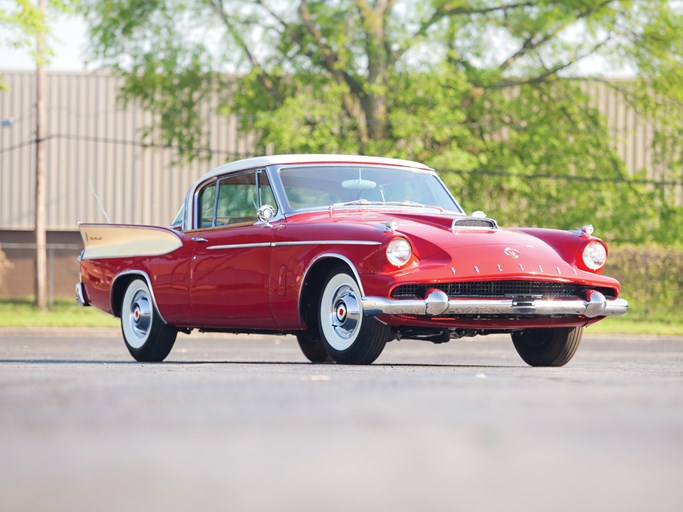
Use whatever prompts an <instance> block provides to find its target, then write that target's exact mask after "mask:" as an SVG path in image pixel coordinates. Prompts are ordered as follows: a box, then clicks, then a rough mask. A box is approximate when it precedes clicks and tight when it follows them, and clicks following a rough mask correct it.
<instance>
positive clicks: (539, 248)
mask: <svg viewBox="0 0 683 512" xmlns="http://www.w3.org/2000/svg"><path fill="white" fill-rule="evenodd" d="M80 230H81V234H82V237H83V242H84V245H85V249H84V251H83V253H82V254H81V257H80V260H81V272H80V282H79V283H78V285H77V287H76V295H77V299H78V301H79V302H80V303H81V304H82V305H93V306H96V307H98V308H100V309H102V310H104V311H106V312H107V313H110V314H112V315H114V316H116V317H120V318H121V330H122V331H123V338H124V340H125V343H126V346H127V347H128V350H129V351H130V353H131V355H132V356H133V357H134V358H135V359H136V360H138V361H162V360H163V359H164V358H165V357H166V356H167V355H168V354H169V352H170V351H171V348H172V347H173V343H174V342H175V339H176V335H177V333H178V332H179V331H180V332H185V333H189V332H190V331H191V330H193V329H198V330H200V331H217V332H233V333H271V334H294V335H296V337H297V339H298V342H299V345H300V347H301V350H302V352H303V354H304V355H305V356H306V357H307V358H308V359H309V360H310V361H312V362H331V361H334V362H337V363H346V364H370V363H372V362H373V361H374V360H375V359H377V357H379V355H380V354H381V352H382V350H383V349H384V347H385V345H386V343H387V342H389V341H392V340H401V339H418V340H425V341H430V342H433V343H444V342H447V341H449V340H450V339H452V338H460V337H463V336H475V335H482V334H490V333H510V335H511V337H512V343H513V345H514V346H515V348H516V350H517V352H518V353H519V355H520V356H521V357H522V359H523V360H524V361H526V363H528V364H529V365H532V366H562V365H564V364H566V363H567V362H569V360H570V359H571V358H572V356H573V355H574V353H575V352H576V349H577V348H578V346H579V342H580V341H581V335H582V332H583V328H584V327H585V326H587V325H590V324H592V323H594V322H597V321H599V320H601V319H602V318H604V317H607V316H613V315H623V314H624V313H626V311H627V309H628V303H627V302H626V301H625V300H624V299H621V298H618V296H619V283H618V282H617V281H616V280H614V279H612V278H609V277H605V276H603V275H601V274H602V271H603V268H604V266H605V261H606V259H607V247H606V246H605V244H604V243H603V242H602V241H601V240H599V239H598V238H595V237H593V236H591V233H592V230H593V228H592V227H591V226H584V227H583V228H580V229H577V230H575V231H559V230H551V229H526V228H524V229H522V228H515V229H502V228H500V227H499V226H498V225H497V224H496V222H495V221H494V220H492V219H489V218H487V217H486V215H484V214H483V213H481V212H475V213H472V214H471V215H466V214H465V213H464V211H463V209H462V208H461V207H460V205H459V204H458V203H457V202H456V200H455V199H454V198H453V196H452V195H451V194H450V192H449V191H448V189H447V188H446V186H445V185H444V184H443V182H442V181H441V180H440V179H439V177H438V176H437V174H436V172H435V171H434V170H433V169H430V168H429V167H427V166H425V165H423V164H420V163H417V162H410V161H405V160H395V159H388V158H372V157H362V156H340V155H284V156H267V157H260V158H250V159H247V160H240V161H237V162H234V163H230V164H226V165H223V166H220V167H218V168H216V169H214V170H212V171H211V172H209V173H208V174H206V175H205V176H204V177H203V178H201V179H200V180H199V181H197V182H196V183H195V184H194V185H192V187H191V188H190V190H189V191H188V193H187V196H186V198H185V202H184V204H183V206H182V208H181V209H180V211H179V213H178V215H177V217H176V219H175V220H174V221H173V222H172V224H171V226H170V227H157V226H137V225H120V224H118V225H117V224H80Z"/></svg>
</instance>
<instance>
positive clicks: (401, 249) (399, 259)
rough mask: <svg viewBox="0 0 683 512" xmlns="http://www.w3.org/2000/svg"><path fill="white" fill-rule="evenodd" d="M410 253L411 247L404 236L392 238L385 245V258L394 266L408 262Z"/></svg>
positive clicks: (411, 252)
mask: <svg viewBox="0 0 683 512" xmlns="http://www.w3.org/2000/svg"><path fill="white" fill-rule="evenodd" d="M412 254H413V248H412V247H411V246H410V242H408V240H406V239H405V238H394V239H393V240H392V241H391V242H389V245H388V246H387V259H388V260H389V263H391V264H392V265H394V266H395V267H402V266H403V265H405V264H406V263H408V261H410V256H412Z"/></svg>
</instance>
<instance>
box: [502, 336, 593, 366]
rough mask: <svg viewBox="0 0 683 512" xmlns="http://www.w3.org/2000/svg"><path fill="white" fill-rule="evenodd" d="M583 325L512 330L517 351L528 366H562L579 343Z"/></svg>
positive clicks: (574, 351)
mask: <svg viewBox="0 0 683 512" xmlns="http://www.w3.org/2000/svg"><path fill="white" fill-rule="evenodd" d="M582 335H583V327H554V328H549V329H526V330H524V331H519V332H513V333H512V342H513V344H514V345H515V348H516V349H517V353H518V354H519V355H520V356H521V358H522V359H524V361H525V362H526V363H527V364H529V365H530V366H564V365H565V364H567V363H568V362H569V361H570V360H571V358H572V357H573V356H574V354H575V353H576V350H577V349H578V348H579V344H580V343H581V336H582Z"/></svg>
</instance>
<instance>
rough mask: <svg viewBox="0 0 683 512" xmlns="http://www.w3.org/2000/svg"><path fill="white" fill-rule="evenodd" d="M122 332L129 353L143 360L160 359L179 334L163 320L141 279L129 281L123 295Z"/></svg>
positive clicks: (168, 350)
mask: <svg viewBox="0 0 683 512" xmlns="http://www.w3.org/2000/svg"><path fill="white" fill-rule="evenodd" d="M121 331H122V332H123V340H124V341H125V342H126V347H127V348H128V352H130V355H132V356H133V357H134V358H135V360H136V361H140V362H145V363H157V362H161V361H163V360H164V359H165V358H166V356H167V355H168V354H169V352H171V349H172V348H173V344H174V343H175V339H176V336H177V335H178V331H177V330H176V329H175V328H173V327H171V326H170V325H167V324H166V323H165V322H164V321H163V320H162V318H161V315H159V311H157V308H156V306H155V305H154V300H152V294H151V293H150V291H149V288H148V287H147V283H145V282H144V281H143V280H142V279H135V280H134V281H132V282H131V283H130V284H129V285H128V288H127V289H126V293H125V295H124V296H123V302H122V303H121Z"/></svg>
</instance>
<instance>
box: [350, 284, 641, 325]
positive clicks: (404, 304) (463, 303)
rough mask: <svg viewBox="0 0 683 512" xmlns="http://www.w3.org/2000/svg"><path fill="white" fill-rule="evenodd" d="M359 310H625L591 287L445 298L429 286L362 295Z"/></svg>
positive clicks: (582, 313) (420, 313) (450, 312)
mask: <svg viewBox="0 0 683 512" xmlns="http://www.w3.org/2000/svg"><path fill="white" fill-rule="evenodd" d="M362 304H363V312H364V313H366V314H368V315H416V316H438V315H512V316H517V315H520V316H541V317H544V316H546V317H547V316H574V315H580V316H584V317H586V318H595V317H599V316H618V315H623V314H625V313H626V311H628V302H627V301H625V300H624V299H613V300H607V299H606V298H605V296H604V295H603V294H602V293H600V292H597V291H595V290H591V291H588V292H587V293H586V299H585V300H581V299H570V300H566V299H558V300H553V299H533V298H530V299H526V298H520V299H449V298H448V295H446V294H445V293H444V292H443V291H441V290H437V289H434V288H433V289H430V290H428V291H427V293H426V296H425V298H424V299H399V300H394V299H387V298H384V297H364V298H363V300H362Z"/></svg>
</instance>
